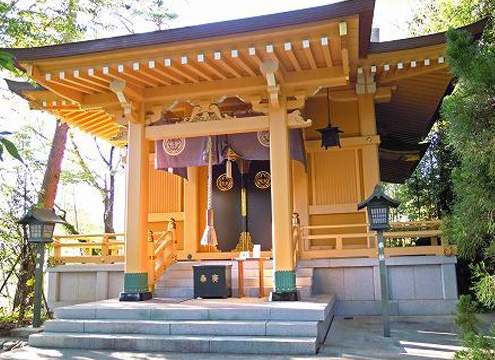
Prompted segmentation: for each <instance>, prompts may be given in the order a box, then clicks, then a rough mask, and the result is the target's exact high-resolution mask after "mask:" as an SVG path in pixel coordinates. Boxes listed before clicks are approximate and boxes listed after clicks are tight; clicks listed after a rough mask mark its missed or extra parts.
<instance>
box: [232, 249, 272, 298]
mask: <svg viewBox="0 0 495 360" xmlns="http://www.w3.org/2000/svg"><path fill="white" fill-rule="evenodd" d="M234 260H235V261H237V279H238V293H237V297H238V298H243V297H244V296H245V292H244V261H249V260H256V261H258V276H259V278H258V281H259V292H258V297H259V298H263V297H265V272H264V260H265V258H262V257H260V258H246V259H240V258H236V259H234Z"/></svg>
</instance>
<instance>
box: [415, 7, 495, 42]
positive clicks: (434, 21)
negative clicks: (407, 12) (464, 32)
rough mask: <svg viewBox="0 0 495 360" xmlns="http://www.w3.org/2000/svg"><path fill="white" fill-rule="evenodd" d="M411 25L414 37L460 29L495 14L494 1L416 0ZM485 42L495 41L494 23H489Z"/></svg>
mask: <svg viewBox="0 0 495 360" xmlns="http://www.w3.org/2000/svg"><path fill="white" fill-rule="evenodd" d="M413 4H414V10H413V12H414V15H413V18H412V21H411V22H410V23H409V31H410V32H411V34H412V35H416V36H417V35H424V34H429V33H434V32H441V31H446V30H447V29H448V28H449V27H453V28H459V27H462V26H464V25H468V24H471V23H473V22H476V21H478V20H480V19H483V18H487V17H491V16H493V14H495V2H494V1H493V0H415V1H414V3H413ZM485 40H486V41H491V42H493V41H494V40H495V29H494V27H493V23H488V25H487V29H486V31H485Z"/></svg>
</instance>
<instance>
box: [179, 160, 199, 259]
mask: <svg viewBox="0 0 495 360" xmlns="http://www.w3.org/2000/svg"><path fill="white" fill-rule="evenodd" d="M198 245H199V168H198V167H190V168H188V169H187V180H185V181H184V251H183V253H184V257H187V256H188V255H189V254H191V256H192V257H193V258H194V257H196V253H197V252H198Z"/></svg>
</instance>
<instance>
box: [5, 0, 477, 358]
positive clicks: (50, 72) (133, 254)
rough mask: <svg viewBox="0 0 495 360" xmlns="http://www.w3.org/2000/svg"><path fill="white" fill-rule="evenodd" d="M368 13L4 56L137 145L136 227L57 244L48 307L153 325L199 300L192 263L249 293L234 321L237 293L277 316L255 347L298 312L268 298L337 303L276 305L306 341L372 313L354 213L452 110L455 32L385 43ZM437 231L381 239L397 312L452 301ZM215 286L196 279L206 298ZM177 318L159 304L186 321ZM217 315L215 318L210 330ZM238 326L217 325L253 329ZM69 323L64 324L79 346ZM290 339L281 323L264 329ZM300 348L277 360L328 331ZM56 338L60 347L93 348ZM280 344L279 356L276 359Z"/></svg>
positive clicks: (95, 129)
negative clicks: (450, 48) (444, 111)
mask: <svg viewBox="0 0 495 360" xmlns="http://www.w3.org/2000/svg"><path fill="white" fill-rule="evenodd" d="M373 12H374V0H347V1H343V2H339V3H333V4H330V5H325V6H320V7H315V8H308V9H303V10H296V11H290V12H285V13H278V14H272V15H263V16H258V17H252V18H245V19H239V20H231V21H225V22H219V23H212V24H205V25H197V26H190V27H185V28H176V29H170V30H163V31H155V32H149V33H140V34H133V35H125V36H118V37H113V38H105V39H97V40H89V41H81V42H76V43H68V44H63V45H53V46H44V47H36V48H24V49H4V51H9V52H10V53H12V54H13V55H14V57H15V61H16V66H17V67H18V68H19V69H20V70H22V71H23V72H24V73H25V74H26V75H27V76H28V77H29V78H30V79H31V80H32V81H34V82H35V83H36V84H38V86H32V85H26V84H25V83H17V82H12V81H10V82H9V87H10V89H11V90H12V91H14V92H16V93H17V94H19V95H20V96H22V97H23V98H25V99H26V100H28V101H29V104H30V107H31V108H32V109H36V110H42V111H46V112H49V113H51V114H53V115H54V116H55V117H56V118H57V119H58V120H60V121H62V122H66V123H67V124H69V125H70V126H71V127H73V128H77V129H79V130H81V131H83V132H86V133H88V134H90V135H92V136H94V137H97V138H99V139H102V140H105V141H107V142H108V143H110V144H113V145H115V146H118V147H121V148H125V149H126V156H125V164H126V165H125V168H126V189H125V197H126V202H125V203H126V206H125V232H124V233H123V234H114V235H113V234H81V235H58V236H56V237H55V243H54V250H53V252H52V254H51V260H52V263H53V267H52V268H50V270H49V277H50V284H49V289H48V300H49V302H50V304H51V305H52V306H55V307H58V306H62V305H73V304H78V303H84V302H89V301H93V302H94V301H102V300H105V299H112V298H113V299H117V298H119V299H120V300H125V301H132V300H135V301H136V302H125V303H124V302H122V301H121V302H118V301H114V302H111V300H107V301H110V302H109V303H108V302H105V301H103V302H102V303H101V304H107V303H108V304H112V305H111V306H110V305H109V308H107V307H105V306H106V305H101V306H102V308H99V307H98V306H100V305H91V306H93V307H87V308H85V307H84V304H80V305H76V306H72V307H70V306H69V307H65V308H64V307H61V308H60V310H59V312H58V313H57V312H56V315H57V317H58V318H61V319H75V318H78V316H79V318H78V319H84V316H83V315H81V314H82V313H78V312H77V311H81V309H83V310H84V309H86V310H87V309H94V308H95V307H96V309H97V310H96V319H97V320H98V314H99V312H98V311H100V310H101V312H102V313H104V312H105V311H110V312H109V313H108V314H107V315H108V316H109V317H110V318H111V317H112V316H113V315H111V314H114V313H111V310H115V308H119V306H121V307H122V308H119V309H126V310H125V311H126V313H127V314H128V315H129V314H130V315H129V316H131V315H132V314H134V313H132V311H136V314H137V315H136V317H132V316H131V317H129V318H132V319H139V320H143V318H141V317H140V316H141V315H142V313H141V312H139V311H142V310H143V309H144V308H143V306H148V307H145V308H146V309H149V308H151V310H150V311H151V315H149V314H150V313H149V312H148V313H147V314H148V315H147V316H148V317H147V318H146V319H148V320H150V319H151V320H156V319H162V320H163V319H165V318H164V317H162V318H153V311H154V310H153V306H158V307H159V306H165V305H163V303H160V302H159V301H158V300H159V299H182V300H187V299H192V298H193V297H194V293H193V288H194V286H196V285H197V284H195V283H194V280H195V279H194V276H193V275H194V274H193V266H194V265H201V264H203V265H204V264H207V265H208V264H209V265H228V266H229V267H228V268H227V269H228V270H227V271H229V274H227V277H231V279H230V283H231V284H230V286H231V291H232V293H231V294H230V295H232V296H233V297H234V298H237V297H240V298H241V299H240V300H239V301H240V302H234V304H236V305H235V306H234V305H229V306H227V307H225V309H227V310H225V311H226V312H228V311H230V310H232V309H234V310H235V309H237V310H238V308H237V307H239V308H241V309H243V310H244V311H246V312H245V314H249V309H248V307H249V306H251V305H249V306H248V305H245V306H246V308H243V307H242V306H241V305H242V304H251V303H250V302H249V301H255V300H249V301H248V299H245V298H256V299H258V300H256V301H257V302H256V304H257V305H256V306H261V305H263V306H267V307H269V308H270V309H271V316H272V317H271V318H269V319H267V321H268V322H267V324H265V328H264V329H265V330H264V331H265V332H264V333H263V334H258V335H260V336H261V335H263V336H268V335H270V334H269V332H268V330H267V329H268V324H270V322H274V323H273V327H274V328H275V327H276V324H278V325H277V326H282V325H281V324H279V323H277V322H276V319H275V318H274V317H273V316H274V315H273V314H275V312H276V309H278V310H280V308H279V307H277V306H289V305H287V304H288V302H282V301H281V302H278V303H275V301H274V302H270V301H268V299H270V298H271V300H290V302H291V303H293V304H295V301H296V300H299V301H298V304H300V305H299V306H302V305H301V304H310V305H308V306H316V307H318V306H320V305H315V304H321V301H320V300H315V299H322V298H324V299H326V300H324V302H323V303H324V306H323V307H321V308H318V309H319V310H318V311H320V313H318V314H320V315H318V316H316V315H315V316H316V317H315V318H314V319H312V318H311V316H309V318H307V319H306V318H297V316H298V314H297V313H298V312H299V311H303V313H304V311H310V310H312V309H313V308H311V309H310V308H309V307H308V309H309V310H308V309H306V310H300V308H297V306H296V305H294V307H293V308H291V307H287V308H284V310H286V313H284V314H286V315H284V316H286V317H285V318H284V317H281V318H279V320H280V319H289V320H290V319H292V321H294V322H295V325H296V327H297V328H298V329H299V330H300V329H302V328H300V327H298V326H297V325H298V324H299V325H300V324H301V323H302V322H307V321H310V320H312V321H314V322H315V323H319V324H320V325H319V327H318V329H320V330H321V329H323V328H324V329H325V333H326V329H328V326H329V324H330V321H331V318H332V317H333V316H334V315H342V316H344V315H345V316H353V315H379V314H380V292H379V290H378V289H379V277H378V275H377V274H378V260H377V256H378V255H377V254H378V252H377V250H378V249H377V240H376V233H375V232H374V231H371V230H369V219H368V218H367V213H366V211H365V210H358V208H357V204H358V203H360V202H362V201H363V200H365V199H366V198H368V197H369V196H370V195H371V193H372V192H373V190H374V188H375V186H377V185H379V184H380V183H381V182H392V183H403V182H404V181H405V180H406V179H407V178H408V177H410V176H411V174H412V173H413V171H414V169H415V168H416V166H417V164H418V162H419V161H420V160H421V158H422V156H423V155H424V153H425V151H426V149H427V147H428V143H427V141H426V140H425V139H426V138H427V135H428V133H429V132H430V129H431V128H432V126H433V124H434V123H435V121H436V120H437V119H438V117H439V106H440V104H441V101H442V99H443V97H444V96H446V95H448V94H449V93H450V92H451V91H452V90H453V76H452V74H451V72H450V71H449V67H448V59H447V58H446V55H445V48H446V38H445V34H444V33H438V34H431V35H426V36H421V37H415V38H408V39H402V40H394V41H386V42H373V41H371V35H372V19H373ZM483 27H484V22H478V23H474V24H472V25H469V26H467V27H465V28H464V30H466V31H468V32H469V33H471V34H472V35H473V36H475V37H479V36H480V35H481V33H482V31H483ZM322 136H324V140H325V141H326V145H327V146H326V147H325V146H322ZM117 196H119V195H118V194H117ZM440 225H441V222H439V221H423V222H393V223H391V229H390V230H389V231H387V232H385V238H386V239H387V242H386V248H385V256H386V259H387V260H386V261H387V265H388V277H389V291H390V301H391V313H392V314H395V315H426V314H446V313H450V312H451V311H452V310H453V309H454V308H455V303H456V300H457V285H456V274H455V263H456V257H455V249H454V248H453V247H452V246H450V245H449V244H448V242H447V239H445V238H444V237H443V236H442V231H441V228H440ZM74 249H76V250H74ZM246 252H249V253H246ZM246 257H247V258H246ZM210 275H211V279H210ZM218 276H219V274H218V273H214V274H202V277H201V278H199V279H200V281H201V282H205V283H207V284H210V285H211V286H214V285H215V284H214V283H218V281H219V277H218ZM222 276H223V275H222ZM222 276H221V279H220V280H222V281H223V280H226V281H228V279H223V278H222ZM210 281H211V283H210ZM199 285H201V284H199ZM199 285H198V286H199ZM243 296H244V297H243ZM243 299H245V300H243ZM227 300H228V299H227ZM163 301H164V302H166V301H168V300H163ZM170 301H172V300H170ZM188 301H191V302H192V303H191V304H193V305H191V306H192V308H193V309H196V310H197V311H199V310H198V309H200V308H201V309H204V308H208V306H210V305H208V304H209V303H208V300H206V299H204V300H188ZM201 301H203V303H201ZM232 301H233V300H232ZM242 301H248V302H247V303H243V302H242ZM292 301H294V302H292ZM186 303H187V301H186V302H185V303H180V304H186ZM227 303H228V302H227ZM282 303H283V304H285V305H283V304H282ZM91 304H100V303H99V302H97V303H91ZM146 304H148V305H146ZM157 304H161V305H157ZM222 304H224V303H222ZM228 304H231V303H228ZM279 304H282V305H279ZM88 306H89V305H88ZM181 306H186V305H180V306H179V305H177V306H175V305H174V306H172V308H173V309H168V308H167V309H168V310H167V311H177V312H178V313H180V311H183V310H184V309H183V308H182V307H181ZM215 306H220V305H218V304H217V305H215ZM213 308H215V307H214V306H213ZM64 309H65V310H64ZM71 309H72V310H71ZM74 309H76V310H77V309H79V310H77V311H76V310H74ZM102 309H103V310H102ZM181 309H182V310H181ZM246 309H247V310H246ZM264 309H266V308H264ZM274 309H275V310H274ZM291 309H292V310H291ZM298 309H299V310H298ZM161 310H163V311H165V310H164V309H161ZM234 310H232V311H234ZM258 310H259V309H258ZM278 310H277V311H278ZM87 311H89V310H87ZM191 311H192V310H191ZM208 311H209V313H208V314H209V315H205V316H207V318H201V319H203V320H204V321H209V320H211V319H214V317H212V316H213V315H212V314H213V310H212V308H209V310H208ZM260 311H261V310H260ZM291 311H292V312H291ZM315 311H316V310H315ZM177 312H176V313H174V314H178V313H177ZM68 314H72V315H70V316H69V315H68ZM167 314H169V313H167ZM170 314H171V313H170ZM198 314H199V312H198ZM201 314H203V313H201ZM215 314H216V313H215ZM245 314H244V315H242V316H247V315H245ZM308 314H309V313H308ZM321 314H323V315H321ZM114 315H115V314H114ZM91 316H92V317H91V319H93V318H94V317H95V315H94V314H93V315H91ZM119 316H120V315H119ZM133 316H134V315H133ZM150 316H151V318H150ZM174 316H175V315H174ZM198 316H200V315H198ZM201 316H202V315H201ZM215 316H220V315H218V314H217V315H215ZM229 316H230V315H229ZM232 316H233V317H232V318H229V317H225V318H223V317H221V316H220V317H218V318H217V319H221V320H222V321H231V320H229V319H244V320H245V321H254V320H253V319H254V318H249V317H247V318H243V317H242V316H241V315H239V316H241V317H235V316H237V315H235V316H234V315H232ZM256 316H258V315H256ZM267 316H270V315H267ZM291 316H292V317H291ZM305 316H306V315H305ZM106 318H108V317H106ZM129 318H128V319H129ZM172 318H173V319H182V320H184V321H186V320H187V318H181V317H180V316H179V315H177V316H176V317H172ZM117 319H119V317H118V316H117ZM167 319H169V318H167ZM191 319H195V318H194V317H193V318H191ZM191 319H189V320H191ZM100 320H101V321H103V320H102V319H101V318H100ZM56 321H57V320H55V323H56ZM67 321H69V320H67ZM81 321H83V320H81ZM84 321H86V320H84ZM87 321H89V320H87ZM92 321H94V319H93V320H92ZM167 321H168V320H167ZM298 321H300V322H301V323H297V322H298ZM321 324H323V325H321ZM51 326H52V330H50V326H48V329H47V330H45V333H44V335H43V334H41V335H37V336H38V337H34V338H33V339H34V340H33V344H34V345H38V346H48V345H49V344H52V343H50V342H49V341H50V339H53V336H55V335H53V334H59V335H60V334H62V335H60V336H62V337H63V336H65V335H63V334H64V332H63V331H61V330H60V328H58V329H59V330H58V331H57V330H54V329H55V325H51ZM74 326H75V325H74ZM172 326H174V325H173V324H172V325H170V329H172ZM191 326H192V325H191ZM197 326H199V325H197ZM205 326H206V325H205ZM308 326H309V325H308ZM233 327H235V326H233ZM74 329H75V327H74ZM74 329H72V330H71V331H67V332H69V333H79V335H78V336H79V338H78V339H80V338H84V336H83V335H84V334H81V333H83V331H82V330H77V329H76V330H74ZM195 329H196V330H195V331H196V332H191V333H190V334H196V335H198V336H199V339H200V340H198V343H197V344H196V345H195V346H199V347H200V346H202V345H200V344H199V343H201V341H203V340H202V339H203V338H201V336H202V335H205V336H206V335H209V336H210V335H211V333H202V332H201V331H202V330H198V329H201V326H199V327H196V328H195ZM230 329H231V330H230V331H232V326H230ZM277 329H278V328H277ZM315 329H316V328H315ZM320 330H318V331H320ZM50 331H52V333H50ZM170 331H172V330H170ZM204 331H206V330H204ZM237 331H241V330H237ZM246 331H247V330H246ZM253 331H254V330H253ZM287 331H288V330H287ZM294 331H295V330H294ZM300 331H302V330H300ZM320 332H321V331H320ZM114 333H119V332H118V331H117V330H115V331H114ZM289 333H290V332H287V334H289ZM170 334H172V333H170ZM170 334H169V335H163V336H172V335H170ZM176 334H178V335H174V336H182V335H181V334H180V333H176ZM294 334H295V333H294ZM311 334H313V333H311ZM106 335H108V334H106ZM200 335H201V336H200ZM237 335H239V336H240V335H245V336H247V335H246V334H236V333H235V331H234V333H225V334H223V336H225V338H224V340H222V341H224V342H223V343H222V345H221V346H225V348H222V347H221V346H220V345H218V344H217V345H218V346H219V347H218V348H216V347H215V346H217V345H215V344H216V343H215V337H214V336H213V338H209V340H208V341H209V345H208V346H209V347H208V348H207V349H208V351H211V352H235V345H232V347H230V348H229V347H228V346H227V345H226V344H227V343H228V342H229V341H231V340H232V339H233V338H235V337H236V336H237ZM251 335H252V334H251ZM251 335H250V336H251ZM50 336H52V337H51V338H50ZM102 336H103V335H102ZM108 336H110V335H108ZM129 336H130V335H129ZM143 336H144V335H143ZM157 336H158V335H157ZM160 336H162V335H160ZM184 336H185V335H184ZM229 336H230V337H229ZM256 336H257V335H256ZM256 336H254V337H256ZM284 336H287V335H285V333H283V331H282V330H281V331H280V332H279V333H277V332H274V333H273V334H272V337H273V339H275V338H276V339H283V338H284ZM76 338H77V337H76ZM292 338H293V339H313V340H311V341H312V342H311V344H310V345H308V344H307V343H306V342H304V341H306V340H304V341H302V340H301V343H297V344H298V345H297V346H300V347H297V346H296V345H294V346H293V347H287V348H280V350H279V352H281V353H284V352H286V351H287V352H291V351H292V350H294V351H293V353H314V352H315V351H316V350H317V349H318V346H319V345H318V344H320V343H321V340H322V338H321V333H318V332H317V330H314V334H313V335H308V334H302V335H301V334H299V335H293V337H292ZM47 339H48V340H47ZM64 339H65V340H64V341H66V343H63V342H62V343H63V344H66V345H67V344H68V345H67V346H68V347H70V346H71V344H72V345H73V346H75V347H77V346H82V345H80V344H76V345H74V344H75V341H76V340H74V339H72V340H70V339H69V340H67V339H68V337H67V336H65V337H64ZM115 339H117V338H115ZM115 339H114V340H113V341H114V342H112V344H114V345H113V346H117V340H115ZM170 339H171V338H170ZM170 339H169V341H176V340H173V339H171V340H170ZM174 339H175V338H174ZM270 339H272V338H270ZM273 339H272V340H270V341H273V344H275V343H277V342H276V341H278V340H276V339H275V340H273ZM58 341H62V340H58ZM71 341H72V342H71ZM102 341H103V340H102ZM136 341H138V340H136ZM150 341H151V340H150ZM205 341H206V340H205ZM232 341H233V340H232ZM236 341H241V340H239V339H237V340H236ZM253 341H254V340H253ZM267 341H268V340H267ZM294 341H295V342H297V341H296V340H294ZM308 341H309V340H308ZM253 343H255V342H253ZM147 344H149V343H147ZM237 344H238V343H237ZM273 344H272V347H270V348H267V349H268V350H266V351H267V352H270V351H272V350H270V349H277V348H276V346H275V345H273ZM277 344H279V343H277ZM301 344H302V345H301ZM64 346H65V345H64ZM129 346H131V345H129ZM259 346H261V347H258V351H260V352H263V351H265V350H263V349H264V348H263V346H264V345H259ZM267 346H268V345H267ZM277 346H278V345H277ZM304 346H306V347H304ZM307 346H309V348H308V347H307ZM124 347H125V346H124ZM125 348H128V347H125ZM246 348H247V345H246ZM174 349H176V350H177V347H176V348H174ZM198 349H199V350H198ZM198 349H196V350H198V351H203V350H205V349H206V348H205V349H203V348H198ZM214 349H216V350H214ZM222 349H223V350H222ZM229 349H230V350H229ZM301 349H304V350H301ZM308 349H309V350H308ZM205 351H206V350H205ZM272 352H277V351H275V350H274V351H272Z"/></svg>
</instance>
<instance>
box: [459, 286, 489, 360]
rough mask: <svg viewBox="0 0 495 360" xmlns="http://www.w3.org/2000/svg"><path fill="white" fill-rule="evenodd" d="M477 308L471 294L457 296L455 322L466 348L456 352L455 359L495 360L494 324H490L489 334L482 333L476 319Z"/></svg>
mask: <svg viewBox="0 0 495 360" xmlns="http://www.w3.org/2000/svg"><path fill="white" fill-rule="evenodd" d="M477 308H478V307H477V305H476V303H475V302H474V301H472V300H471V296H469V295H462V296H461V297H460V298H459V302H458V303H457V315H456V317H455V323H456V325H457V327H458V328H459V335H460V338H461V342H462V345H463V346H464V347H465V348H466V349H465V350H461V351H458V352H456V354H455V359H457V360H495V324H494V325H492V327H491V329H490V334H488V335H485V334H483V333H482V332H481V331H480V329H479V325H478V322H477V320H476V310H477Z"/></svg>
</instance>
